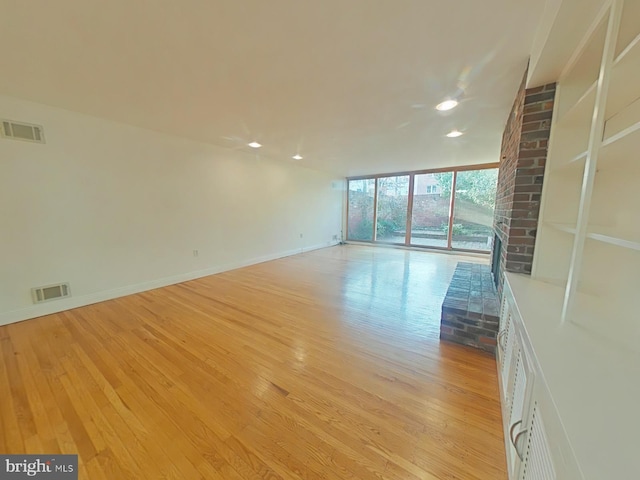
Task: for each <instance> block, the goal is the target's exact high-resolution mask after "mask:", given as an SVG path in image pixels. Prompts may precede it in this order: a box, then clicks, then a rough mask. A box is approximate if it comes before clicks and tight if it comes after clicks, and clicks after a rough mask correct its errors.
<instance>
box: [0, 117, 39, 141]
mask: <svg viewBox="0 0 640 480" xmlns="http://www.w3.org/2000/svg"><path fill="white" fill-rule="evenodd" d="M2 136H3V137H6V138H14V139H16V140H24V141H26V142H36V143H44V131H43V130H42V126H40V125H33V124H31V123H22V122H14V121H12V120H2Z"/></svg>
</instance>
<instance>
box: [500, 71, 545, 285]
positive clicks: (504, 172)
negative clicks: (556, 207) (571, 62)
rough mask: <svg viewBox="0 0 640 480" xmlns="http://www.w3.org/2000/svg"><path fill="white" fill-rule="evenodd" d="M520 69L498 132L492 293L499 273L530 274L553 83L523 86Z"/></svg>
mask: <svg viewBox="0 0 640 480" xmlns="http://www.w3.org/2000/svg"><path fill="white" fill-rule="evenodd" d="M526 77H527V73H526V72H525V75H524V78H523V80H522V84H521V85H520V89H519V90H518V94H517V95H516V99H515V101H514V103H513V107H512V109H511V113H510V115H509V118H508V120H507V124H506V126H505V130H504V134H503V136H502V148H501V152H500V158H501V160H500V173H499V175H498V188H497V193H496V209H495V216H494V231H495V232H496V235H497V236H498V237H499V238H500V240H501V241H502V247H501V252H500V277H499V282H498V293H499V295H500V296H501V295H502V283H503V278H504V271H505V270H506V271H509V272H518V273H525V274H531V265H532V263H533V254H534V245H535V238H536V231H537V228H538V215H539V213H540V194H541V193H542V182H543V178H544V168H545V163H546V160H547V144H548V141H549V133H550V129H551V116H552V114H553V100H554V97H555V89H556V86H555V83H551V84H548V85H543V86H541V87H536V88H529V89H525V80H526Z"/></svg>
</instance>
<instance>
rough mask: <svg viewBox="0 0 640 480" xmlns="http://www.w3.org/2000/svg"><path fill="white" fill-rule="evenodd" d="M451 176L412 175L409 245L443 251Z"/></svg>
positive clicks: (447, 173)
mask: <svg viewBox="0 0 640 480" xmlns="http://www.w3.org/2000/svg"><path fill="white" fill-rule="evenodd" d="M452 180H453V173H452V172H443V173H426V174H421V175H416V177H415V181H414V184H413V211H412V214H411V244H412V245H422V246H428V247H444V248H446V247H447V235H448V234H449V205H450V201H451V182H452Z"/></svg>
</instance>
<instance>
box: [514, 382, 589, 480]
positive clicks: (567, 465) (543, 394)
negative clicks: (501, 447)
mask: <svg viewBox="0 0 640 480" xmlns="http://www.w3.org/2000/svg"><path fill="white" fill-rule="evenodd" d="M527 417H528V421H527V426H526V428H527V431H526V433H525V434H523V435H522V437H523V438H522V441H520V440H519V441H518V448H519V449H520V452H521V453H522V457H523V459H522V464H521V466H520V472H519V476H518V477H517V478H518V479H519V480H584V476H583V475H582V472H581V471H580V467H579V466H578V463H577V461H576V458H575V455H574V453H573V449H572V448H571V445H570V444H569V440H568V439H567V435H566V432H565V431H564V428H563V427H562V422H561V421H560V418H559V417H558V412H557V410H556V408H555V406H554V404H553V401H552V399H551V396H550V395H549V391H548V390H547V388H546V386H545V385H544V382H537V383H536V385H535V387H534V390H533V394H532V396H531V402H530V406H529V413H528V415H527Z"/></svg>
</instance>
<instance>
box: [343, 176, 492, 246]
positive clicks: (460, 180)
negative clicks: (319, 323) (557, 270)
mask: <svg viewBox="0 0 640 480" xmlns="http://www.w3.org/2000/svg"><path fill="white" fill-rule="evenodd" d="M497 180H498V168H497V164H491V165H483V166H475V167H464V168H458V169H452V170H448V171H442V170H440V171H431V172H429V171H423V172H409V173H403V174H397V175H375V176H371V177H365V178H349V179H348V181H349V189H348V195H349V201H348V208H349V211H348V222H347V239H348V240H357V241H366V242H372V243H391V244H396V245H409V246H416V247H430V248H441V249H448V250H451V249H454V250H469V251H478V252H489V251H490V250H491V242H492V239H493V232H492V229H493V212H494V206H495V197H496V185H497Z"/></svg>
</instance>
